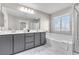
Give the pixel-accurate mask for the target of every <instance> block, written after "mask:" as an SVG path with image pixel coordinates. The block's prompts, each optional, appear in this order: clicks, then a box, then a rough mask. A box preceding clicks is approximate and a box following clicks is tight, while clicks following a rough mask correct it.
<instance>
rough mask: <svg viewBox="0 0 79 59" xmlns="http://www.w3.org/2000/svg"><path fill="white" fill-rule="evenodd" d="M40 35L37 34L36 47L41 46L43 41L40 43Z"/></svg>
mask: <svg viewBox="0 0 79 59" xmlns="http://www.w3.org/2000/svg"><path fill="white" fill-rule="evenodd" d="M40 40H41V39H40V33H35V46H39V45H40V43H41V41H40Z"/></svg>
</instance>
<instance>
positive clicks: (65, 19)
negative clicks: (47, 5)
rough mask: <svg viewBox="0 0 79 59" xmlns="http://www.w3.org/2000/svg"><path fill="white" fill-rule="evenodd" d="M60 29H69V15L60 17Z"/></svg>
mask: <svg viewBox="0 0 79 59" xmlns="http://www.w3.org/2000/svg"><path fill="white" fill-rule="evenodd" d="M61 31H70V16H63V17H62V25H61Z"/></svg>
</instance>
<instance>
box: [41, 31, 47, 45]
mask: <svg viewBox="0 0 79 59" xmlns="http://www.w3.org/2000/svg"><path fill="white" fill-rule="evenodd" d="M45 43H46V33H45V32H43V33H41V44H45Z"/></svg>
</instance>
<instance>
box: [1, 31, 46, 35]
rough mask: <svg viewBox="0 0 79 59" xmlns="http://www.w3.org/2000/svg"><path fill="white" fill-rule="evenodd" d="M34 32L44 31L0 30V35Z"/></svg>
mask: <svg viewBox="0 0 79 59" xmlns="http://www.w3.org/2000/svg"><path fill="white" fill-rule="evenodd" d="M36 32H45V31H30V32H27V31H13V32H12V31H1V32H0V35H8V34H22V33H36Z"/></svg>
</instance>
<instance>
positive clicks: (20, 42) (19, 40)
mask: <svg viewBox="0 0 79 59" xmlns="http://www.w3.org/2000/svg"><path fill="white" fill-rule="evenodd" d="M22 50H24V35H23V34H16V35H14V53H17V52H20V51H22Z"/></svg>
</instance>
